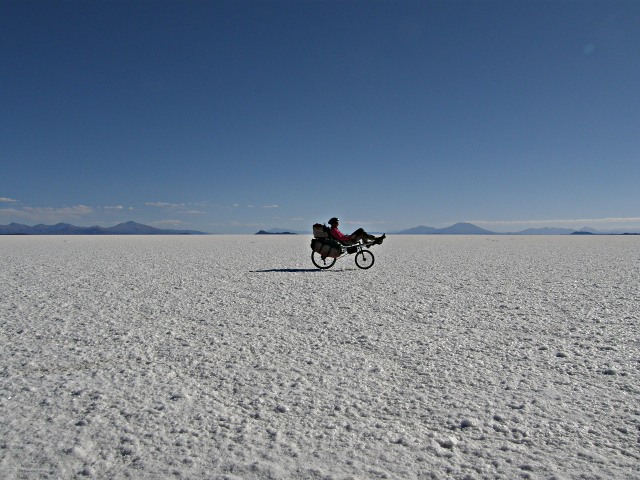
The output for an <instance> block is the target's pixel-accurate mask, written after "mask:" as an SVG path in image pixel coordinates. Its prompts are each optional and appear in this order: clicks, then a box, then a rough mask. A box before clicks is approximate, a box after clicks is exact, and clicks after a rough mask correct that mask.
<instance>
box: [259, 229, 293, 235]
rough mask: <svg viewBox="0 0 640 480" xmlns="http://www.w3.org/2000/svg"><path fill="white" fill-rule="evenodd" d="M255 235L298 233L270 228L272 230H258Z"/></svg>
mask: <svg viewBox="0 0 640 480" xmlns="http://www.w3.org/2000/svg"><path fill="white" fill-rule="evenodd" d="M255 235H298V234H297V233H295V232H288V231H286V230H283V231H279V229H275V228H274V229H272V230H259V231H258V232H256V233H255Z"/></svg>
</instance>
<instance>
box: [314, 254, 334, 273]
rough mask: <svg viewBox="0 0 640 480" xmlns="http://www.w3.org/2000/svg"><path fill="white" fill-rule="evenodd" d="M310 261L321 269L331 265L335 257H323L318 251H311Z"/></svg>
mask: <svg viewBox="0 0 640 480" xmlns="http://www.w3.org/2000/svg"><path fill="white" fill-rule="evenodd" d="M311 261H312V262H313V264H314V265H315V266H316V267H318V268H321V269H323V270H326V269H327V268H331V267H333V265H334V264H335V263H336V259H335V258H332V257H323V256H322V255H320V254H319V253H318V252H311Z"/></svg>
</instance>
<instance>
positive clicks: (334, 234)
mask: <svg viewBox="0 0 640 480" xmlns="http://www.w3.org/2000/svg"><path fill="white" fill-rule="evenodd" d="M329 233H331V236H332V237H333V238H335V239H336V240H338V241H339V242H346V241H349V236H348V235H345V234H344V233H342V232H341V231H340V230H338V229H337V228H336V227H332V228H331V230H329Z"/></svg>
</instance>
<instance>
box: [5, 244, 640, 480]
mask: <svg viewBox="0 0 640 480" xmlns="http://www.w3.org/2000/svg"><path fill="white" fill-rule="evenodd" d="M308 243H309V239H308V238H306V237H300V236H292V237H253V236H207V237H117V236H114V237H55V238H51V237H3V238H0V251H1V252H2V256H1V259H0V264H1V266H2V268H0V287H1V288H0V312H1V314H0V326H1V328H0V344H1V345H2V348H1V349H0V439H1V440H0V477H2V478H16V479H22V478H27V479H31V478H34V479H35V478H86V477H88V478H213V479H233V478H243V479H252V478H255V479H261V478H323V479H324V478H327V479H329V478H335V479H348V478H352V479H365V478H366V479H373V478H388V479H413V478H415V479H418V478H456V479H474V478H477V479H481V478H504V479H512V478H557V479H571V478H640V469H639V467H638V465H640V448H639V445H640V444H639V435H640V406H639V405H640V401H639V400H640V375H639V366H640V342H639V338H640V337H639V335H638V333H639V332H638V321H639V318H638V315H639V314H638V312H639V311H640V291H639V284H638V278H639V273H640V272H639V265H640V253H639V252H640V249H639V248H638V247H639V246H640V244H639V243H638V239H637V238H630V237H589V238H582V237H581V238H576V237H502V236H501V237H476V236H474V237H449V236H443V237H440V236H430V237H424V236H420V237H418V236H416V237H405V236H402V237H397V236H392V237H390V238H388V239H387V240H386V241H385V243H384V244H383V245H381V246H379V247H374V253H375V254H376V264H375V265H374V267H373V268H372V269H371V270H367V271H363V270H360V269H358V268H357V267H356V266H355V265H354V264H353V261H352V257H347V258H344V259H340V260H338V263H337V264H336V265H335V266H334V268H333V269H331V270H328V271H320V270H317V269H315V268H314V267H313V265H312V264H311V261H310V254H311V251H310V249H309V245H308Z"/></svg>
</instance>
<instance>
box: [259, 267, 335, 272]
mask: <svg viewBox="0 0 640 480" xmlns="http://www.w3.org/2000/svg"><path fill="white" fill-rule="evenodd" d="M321 271H322V270H320V269H317V268H269V269H266V270H251V273H307V272H321Z"/></svg>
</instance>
